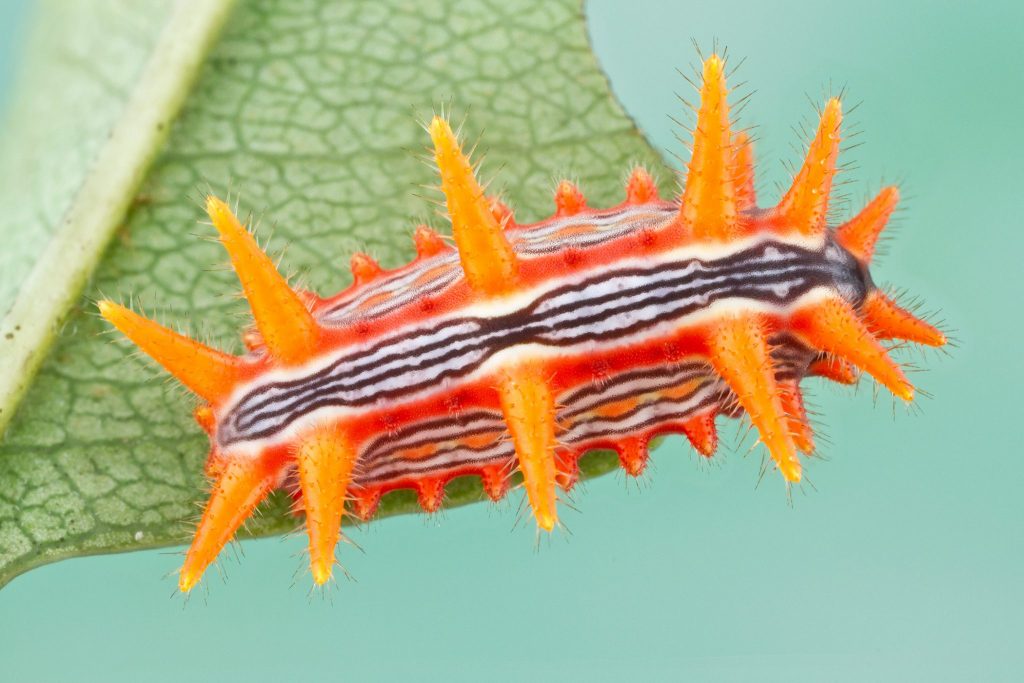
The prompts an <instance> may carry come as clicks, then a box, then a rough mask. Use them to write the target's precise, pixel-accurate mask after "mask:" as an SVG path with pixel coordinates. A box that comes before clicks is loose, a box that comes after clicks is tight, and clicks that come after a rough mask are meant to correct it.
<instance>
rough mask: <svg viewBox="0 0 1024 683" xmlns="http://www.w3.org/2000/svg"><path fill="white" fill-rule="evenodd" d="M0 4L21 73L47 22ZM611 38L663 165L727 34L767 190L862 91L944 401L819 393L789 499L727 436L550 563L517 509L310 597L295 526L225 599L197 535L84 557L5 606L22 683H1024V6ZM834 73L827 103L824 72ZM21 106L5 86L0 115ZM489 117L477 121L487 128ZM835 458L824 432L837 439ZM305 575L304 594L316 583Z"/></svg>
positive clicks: (6, 39)
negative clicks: (181, 579)
mask: <svg viewBox="0 0 1024 683" xmlns="http://www.w3.org/2000/svg"><path fill="white" fill-rule="evenodd" d="M23 8H24V3H11V4H9V5H0V46H2V49H0V64H2V67H3V68H2V69H0V86H6V82H5V81H6V79H7V78H8V77H9V74H10V73H11V68H10V63H11V61H10V60H11V58H12V57H13V56H14V55H15V54H16V49H15V48H14V46H15V45H16V43H14V42H11V39H12V38H13V37H15V36H17V35H18V34H19V30H18V27H19V25H20V23H21V22H23V21H24V20H25V16H26V13H25V12H24V11H23ZM587 10H588V15H589V26H590V29H591V32H592V37H593V41H594V47H595V50H596V52H597V55H598V57H599V59H600V60H601V62H602V65H603V66H604V67H605V69H606V70H607V72H608V74H609V76H610V78H611V83H612V86H613V89H614V90H615V92H616V94H617V95H618V96H619V97H620V98H621V100H622V102H623V103H624V105H625V107H626V109H627V110H628V111H629V112H630V113H631V114H632V115H633V116H634V117H635V118H636V120H637V122H638V124H639V125H640V127H641V128H642V129H643V130H644V131H645V132H646V133H647V134H648V136H649V137H650V139H651V140H652V142H653V144H654V145H655V146H656V147H657V148H659V149H666V150H669V151H671V152H677V151H681V148H680V145H679V144H678V143H677V142H676V141H675V140H674V139H673V134H674V133H675V132H676V128H675V124H673V123H672V122H671V121H669V119H668V115H670V114H677V113H678V112H679V109H680V107H681V105H680V104H679V103H678V101H677V100H676V99H675V96H674V93H675V92H679V93H684V94H687V95H688V94H689V93H688V90H689V86H688V85H687V84H686V82H685V81H684V80H683V79H682V78H681V77H679V76H678V75H677V74H676V73H675V68H676V67H680V68H682V69H684V70H687V69H688V68H689V67H688V66H687V65H688V64H691V63H694V62H696V60H697V57H696V54H695V51H694V49H693V48H692V46H691V45H690V38H691V37H693V38H696V39H697V40H698V42H699V43H700V44H701V45H702V46H704V47H705V48H707V47H708V46H710V45H711V43H712V40H713V39H714V38H715V37H716V36H717V37H718V38H720V39H721V41H722V43H723V44H725V45H728V47H729V49H730V52H731V53H732V56H733V58H734V60H735V61H734V63H736V62H737V61H738V58H740V57H749V59H748V60H747V61H746V62H745V63H744V64H743V65H742V67H741V68H740V70H739V73H738V74H737V75H736V76H735V77H734V78H733V82H734V83H736V82H739V81H746V82H748V83H749V84H750V85H751V87H753V88H756V90H757V92H756V94H755V95H754V96H753V98H752V100H751V103H750V105H749V107H748V108H747V109H746V111H745V112H744V116H743V119H742V121H743V122H744V123H747V124H755V123H756V124H758V128H757V129H756V132H757V134H758V136H759V138H760V140H759V142H758V145H757V155H758V158H759V173H760V175H761V178H762V180H763V182H761V183H760V185H759V187H760V190H761V196H762V202H763V203H768V202H769V201H773V200H774V199H775V198H776V197H777V196H778V192H777V190H776V185H775V183H776V182H780V181H782V180H783V179H785V178H786V177H787V173H786V170H785V168H784V166H783V165H782V163H780V162H781V161H790V162H796V161H798V152H797V151H796V150H797V149H799V147H800V143H801V136H800V135H799V134H798V133H795V132H794V131H793V130H792V127H793V126H794V124H799V123H800V122H801V121H806V122H808V123H809V124H811V125H813V116H814V111H813V107H812V105H811V104H810V103H809V102H808V96H809V97H810V100H811V101H813V102H816V103H817V102H821V101H822V99H823V93H824V92H827V91H829V90H830V89H831V90H832V91H838V90H839V89H840V88H842V87H844V86H845V87H846V88H847V92H848V95H847V103H848V108H849V105H852V104H854V103H857V102H861V103H862V104H861V106H859V107H858V108H857V109H856V111H855V112H854V113H853V114H852V115H851V116H849V118H848V121H849V123H850V124H852V127H853V129H856V130H862V131H863V134H862V135H860V136H859V137H857V138H855V141H856V142H863V143H864V144H863V145H862V146H860V147H858V148H857V149H855V150H853V152H852V153H850V154H848V155H846V157H845V159H846V160H851V159H852V160H853V161H855V162H856V166H855V167H854V168H852V169H851V170H849V171H848V172H847V173H846V174H845V179H846V180H847V181H849V184H848V185H846V186H845V187H844V190H845V191H846V192H848V193H849V195H850V197H851V202H852V206H851V210H852V209H853V208H856V207H857V206H859V205H860V204H861V203H862V202H863V201H864V200H866V199H867V198H868V197H869V196H870V194H871V193H872V192H874V191H876V190H877V189H878V188H879V187H880V186H881V185H882V183H883V182H893V181H899V182H900V183H901V185H902V187H903V188H904V194H905V196H907V197H908V198H907V200H906V201H905V202H904V207H905V211H902V212H901V214H900V215H899V217H898V220H897V221H896V228H895V229H894V230H893V231H892V233H893V235H894V237H893V239H891V240H890V241H889V243H888V249H887V251H888V254H887V255H886V256H885V257H884V258H881V259H879V264H878V266H877V267H876V268H875V275H876V277H877V278H878V279H879V280H881V281H882V282H887V283H893V284H895V285H898V286H900V287H906V288H907V289H908V290H909V291H910V292H912V293H914V294H919V295H921V296H922V297H923V298H924V299H925V300H926V302H927V304H929V305H930V306H931V307H932V308H933V309H941V313H940V314H939V315H938V317H939V319H945V320H947V321H948V324H949V326H950V327H951V328H953V329H954V330H955V336H956V338H957V340H958V344H959V346H958V348H955V349H952V350H951V353H950V354H949V355H948V356H946V355H944V354H942V353H936V352H917V351H908V352H904V353H903V358H904V359H905V360H908V361H912V362H913V363H915V364H916V365H918V366H920V367H922V368H927V371H925V372H920V373H915V375H914V376H913V379H914V380H915V382H917V383H918V384H919V385H920V386H921V387H922V388H923V389H925V390H926V391H927V392H928V393H930V394H931V395H932V396H931V397H930V398H922V400H920V401H919V403H918V404H917V405H916V406H915V408H913V409H911V410H909V411H908V410H906V409H904V408H903V407H902V406H894V404H893V401H892V400H891V398H890V397H889V396H888V395H884V394H881V395H877V396H876V395H875V394H876V392H875V391H874V387H873V386H872V385H871V384H870V383H867V382H865V383H862V385H861V386H860V387H859V390H857V391H851V390H849V389H848V388H844V387H831V386H824V385H822V384H820V383H818V382H817V381H813V382H808V384H809V385H810V387H809V392H810V394H811V397H810V398H811V402H812V405H813V407H814V409H815V410H816V411H818V412H819V414H820V416H819V418H818V419H817V425H818V427H819V429H820V430H821V432H822V433H823V434H824V435H825V436H827V437H828V441H827V442H825V443H823V444H822V445H823V447H824V448H823V451H824V454H825V456H826V457H825V459H823V460H819V461H815V462H812V463H810V464H809V466H808V474H809V476H808V479H809V483H807V484H805V485H803V486H801V487H800V488H799V489H796V490H795V491H794V493H793V496H792V500H791V501H790V500H789V499H787V496H786V494H785V490H784V487H783V485H782V483H781V481H780V480H779V478H778V477H775V476H770V477H767V478H766V479H765V480H764V481H761V482H760V483H758V476H757V474H758V467H759V464H760V458H761V456H760V453H759V452H757V451H755V452H753V453H750V454H747V455H745V454H746V453H747V451H748V449H749V447H750V444H751V443H752V440H751V438H750V437H749V436H748V437H746V438H745V439H744V438H742V437H743V433H742V430H740V429H738V428H737V426H736V425H735V424H731V423H730V424H727V425H724V428H723V430H722V431H723V437H724V445H723V449H722V451H721V453H720V454H719V455H718V456H716V458H715V459H714V460H713V461H712V462H710V463H705V462H702V461H700V460H699V459H698V457H697V456H695V455H694V454H693V453H692V451H691V450H690V449H689V448H688V446H686V445H685V443H684V442H683V441H681V440H679V439H676V438H673V439H669V440H668V441H667V442H666V443H665V444H664V445H663V446H662V447H661V448H660V449H659V450H658V451H657V453H656V454H655V457H654V460H653V463H652V467H651V470H650V471H649V473H648V474H647V475H646V476H645V477H644V478H643V479H641V480H640V481H639V482H633V481H627V480H626V478H625V477H624V476H622V475H621V474H614V475H610V476H608V477H605V478H603V479H600V480H595V481H591V482H587V483H586V484H585V485H584V486H582V487H581V489H582V490H579V492H578V493H577V494H576V495H575V496H574V501H575V505H576V507H578V508H579V510H580V512H575V511H572V510H568V509H566V510H565V511H564V513H563V516H564V521H565V523H566V525H567V526H568V528H569V529H570V530H571V532H572V534H571V536H570V535H568V534H565V533H561V534H556V535H555V537H554V538H552V539H550V540H543V541H542V542H541V543H540V544H539V547H538V548H536V549H535V546H534V532H533V531H532V530H531V529H529V528H528V526H529V525H525V526H524V525H520V526H519V527H516V528H513V520H514V519H515V512H516V508H517V506H518V502H519V501H518V497H517V496H512V497H511V498H512V500H511V501H509V502H507V503H506V504H504V505H501V506H499V507H498V508H497V509H495V508H492V507H490V506H487V505H478V506H472V507H468V508H463V509H459V510H453V511H450V512H447V513H445V514H443V515H441V516H440V519H429V520H426V519H424V518H422V517H406V518H396V519H388V520H383V521H381V522H379V523H375V524H373V525H371V526H369V527H367V528H364V529H361V530H354V531H353V532H352V537H353V540H354V541H355V542H357V543H358V544H359V545H360V546H361V547H363V548H364V549H365V553H363V552H358V551H356V550H355V549H354V548H352V547H345V548H343V549H342V551H341V552H342V555H343V558H344V561H345V565H346V568H347V569H348V570H349V571H350V572H351V574H352V575H353V576H354V577H355V578H356V581H355V582H349V581H341V582H340V585H339V586H337V587H336V588H335V589H334V590H332V591H330V592H329V593H328V595H327V597H326V599H324V598H321V597H320V596H307V592H306V588H305V586H306V585H307V583H308V582H307V581H306V580H305V577H304V576H302V571H303V567H302V561H301V558H300V553H301V550H302V546H303V539H302V538H301V537H297V536H293V537H289V538H285V539H275V540H265V541H256V542H247V543H245V544H243V545H242V546H241V550H242V551H243V553H244V558H242V559H241V561H238V562H236V561H233V560H229V561H227V562H222V563H221V566H222V567H224V568H225V570H226V573H227V574H228V578H227V580H225V581H220V580H218V578H217V577H216V576H215V575H214V576H211V577H210V578H211V579H212V580H208V581H207V582H206V585H207V586H208V591H207V593H206V595H196V596H194V597H193V599H191V600H190V601H189V602H188V603H187V604H184V605H183V604H182V603H183V601H182V600H181V599H180V598H179V597H178V596H176V595H175V591H174V579H173V576H172V574H173V572H174V571H175V569H176V568H177V566H178V564H179V562H180V557H179V555H178V552H179V551H177V550H171V551H165V552H159V551H157V552H143V553H136V554H130V555H117V556H106V557H94V558H84V559H78V560H73V561H67V562H62V563H59V564H55V565H50V566H46V567H43V568H41V569H37V570H34V571H32V572H29V573H28V574H26V575H24V576H21V577H19V578H17V579H16V580H15V581H14V582H13V583H12V584H11V585H10V586H8V587H7V588H5V589H4V590H3V591H0V680H2V681H16V682H17V681H92V680H96V681H100V680H103V681H110V680H146V681H171V680H196V681H206V680H211V681H212V680H218V681H246V682H256V681H284V680H333V679H335V678H346V679H352V680H391V679H396V678H406V679H409V678H413V677H415V678H418V679H419V678H425V679H428V680H431V679H438V678H442V677H443V678H444V679H447V680H470V679H482V678H487V679H492V678H493V679H498V680H523V679H535V680H550V679H555V678H568V679H574V680H575V679H591V680H612V679H619V678H624V677H627V676H628V677H630V678H652V679H660V680H666V679H672V680H677V679H692V680H786V681H804V680H806V681H816V680H858V681H859V680H930V681H935V680H962V679H965V678H971V679H972V680H1019V679H1020V677H1021V670H1022V669H1021V665H1022V664H1024V657H1022V655H1021V642H1022V636H1024V619H1022V609H1021V604H1022V598H1024V590H1022V571H1021V566H1022V561H1024V552H1022V534H1021V523H1022V521H1024V503H1022V491H1024V488H1022V484H1024V458H1022V456H1021V454H1020V452H1019V450H1020V449H1019V446H1018V444H1019V442H1020V431H1019V429H1020V427H1019V425H1020V422H1021V421H1020V418H1019V416H1018V412H1019V408H1018V405H1019V392H1020V387H1021V386H1024V358H1022V354H1021V353H1020V351H1019V343H1018V340H1019V339H1020V337H1021V334H1022V332H1024V325H1022V322H1021V316H1020V309H1021V303H1020V302H1021V295H1022V294H1024V286H1022V285H1024V274H1022V267H1021V262H1020V261H1021V259H1020V254H1021V253H1022V251H1024V226H1022V225H1021V220H1020V218H1019V216H1020V210H1019V204H1020V202H1019V198H1018V197H1019V193H1020V187H1021V181H1022V180H1024V172H1022V165H1021V158H1022V154H1021V152H1022V151H1024V150H1022V146H1024V145H1022V142H1021V138H1022V133H1024V126H1022V123H1021V122H1022V120H1024V119H1022V116H1024V89H1022V88H1021V73H1022V67H1024V58H1022V57H1021V54H1020V43H1021V38H1022V36H1021V31H1022V29H1021V27H1022V26H1024V9H1022V8H1021V7H1020V6H1019V5H1018V4H1016V3H1005V4H1003V3H986V2H975V3H970V4H959V3H940V2H900V3H892V2H878V1H861V2H858V3H857V4H856V5H855V6H854V5H850V4H849V3H843V4H824V3H820V2H793V3H786V4H784V5H782V6H772V7H769V6H768V5H767V3H755V2H738V1H736V0H732V1H730V2H727V3H716V4H707V3H704V4H699V5H698V4H696V3H693V4H688V3H674V2H673V3H669V2H664V3H662V2H654V1H653V0H645V1H641V0H632V1H631V2H628V3H624V2H614V1H612V0H592V1H591V2H589V3H588V4H587ZM830 83H831V86H830ZM2 102H3V98H2V96H0V103H2ZM485 114H486V113H485V112H480V111H476V112H475V115H476V116H485ZM822 440H823V441H824V439H822ZM296 577H298V578H296Z"/></svg>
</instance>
